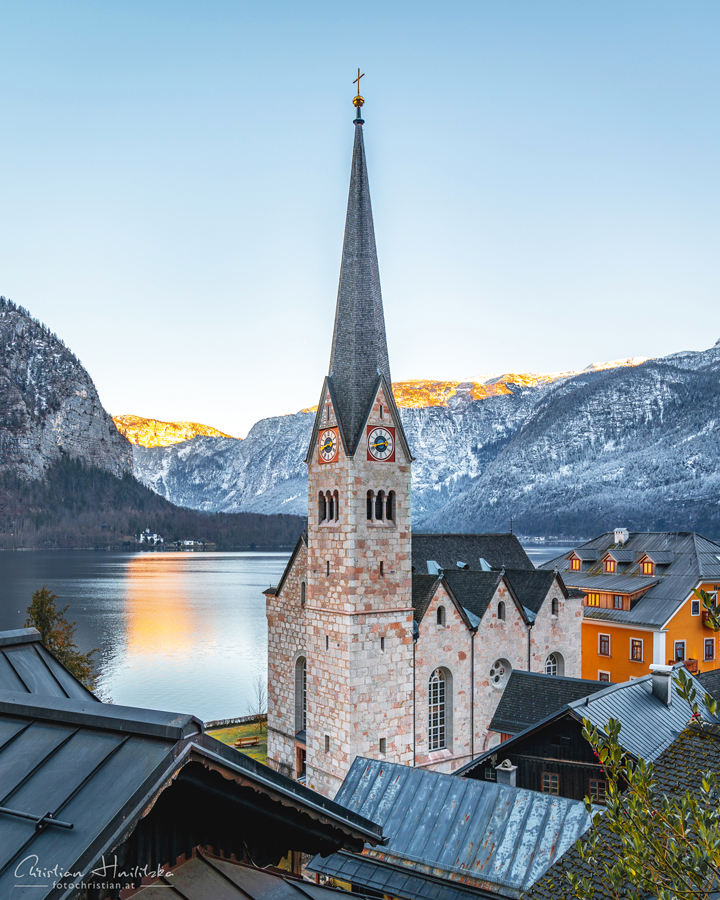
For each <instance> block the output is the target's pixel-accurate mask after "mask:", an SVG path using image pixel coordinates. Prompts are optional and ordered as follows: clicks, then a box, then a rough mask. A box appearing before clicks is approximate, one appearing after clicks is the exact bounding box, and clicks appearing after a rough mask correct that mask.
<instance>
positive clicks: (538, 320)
mask: <svg viewBox="0 0 720 900" xmlns="http://www.w3.org/2000/svg"><path fill="white" fill-rule="evenodd" d="M719 44H720V6H719V5H718V4H717V3H715V2H710V0H698V2H694V3H693V4H680V3H677V2H672V3H671V2H663V0H636V2H633V3H632V4H628V3H627V2H613V0H604V2H590V3H582V4H579V3H577V2H576V0H556V2H549V0H522V2H521V0H508V2H504V3H499V2H497V0H472V2H449V3H445V4H437V3H429V2H422V0H416V2H412V3H410V2H406V0H398V2H396V3H394V4H387V3H380V2H366V3H364V4H359V5H358V4H352V5H348V4H345V5H343V4H337V3H331V2H314V0H309V2H307V3H305V4H302V5H300V4H295V3H289V2H272V0H271V2H268V3H265V4H257V3H255V4H250V3H246V2H241V0H235V2H230V0H207V2H205V3H203V4H197V3H190V2H187V0H172V2H170V0H142V2H140V0H125V2H123V3H121V4H119V3H116V4H111V3H98V2H96V0H73V2H70V0H44V2H39V0H22V2H21V0H8V2H5V3H4V4H3V5H2V8H1V9H0V51H1V52H2V59H3V63H4V65H3V73H2V77H1V78H0V120H1V121H2V123H3V140H2V144H1V145H0V203H1V204H2V211H3V215H2V217H1V219H0V294H3V295H5V296H7V297H9V298H11V299H12V300H14V301H15V302H16V303H18V304H20V305H22V306H24V307H26V308H27V309H29V311H30V312H31V313H32V314H33V315H34V316H35V317H37V318H39V319H40V320H42V321H44V322H45V323H46V324H47V325H48V326H49V327H50V328H51V329H52V330H53V331H55V332H57V334H58V335H60V336H61V337H62V338H63V340H64V341H65V343H66V344H67V345H68V346H69V347H70V348H71V349H72V350H73V351H74V352H75V353H76V354H77V355H78V356H79V358H80V359H81V360H82V362H83V364H84V365H85V366H86V368H87V369H88V371H89V373H90V375H91V376H92V378H93V380H94V381H95V384H96V385H97V388H98V390H99V393H100V397H101V400H102V401H103V404H104V405H105V407H106V408H107V409H108V410H109V411H110V412H111V413H113V414H120V413H134V414H137V415H144V416H149V417H154V418H158V419H164V420H194V421H199V422H204V423H206V424H209V425H212V426H214V427H216V428H219V429H221V430H223V431H226V432H228V433H230V434H234V435H237V436H244V435H245V434H246V433H247V431H248V429H249V428H250V427H251V425H252V424H253V423H254V422H256V421H257V420H258V419H260V418H263V417H265V416H271V415H280V414H285V413H292V412H295V411H297V410H298V409H300V408H302V407H304V406H309V405H313V404H314V403H316V402H317V397H318V395H319V391H320V387H321V382H322V378H323V376H324V375H325V373H326V371H327V365H328V360H329V354H330V340H331V337H332V323H333V314H334V306H335V296H336V292H337V279H338V273H339V267H340V250H341V245H342V234H343V226H344V213H345V205H346V202H347V188H348V181H349V171H350V154H351V149H352V138H353V126H352V124H351V122H352V117H353V108H352V104H351V100H352V96H353V91H354V88H353V84H352V80H353V78H354V77H355V75H356V69H357V66H358V65H360V66H361V69H362V71H363V72H365V73H366V76H365V78H364V79H363V95H364V96H365V98H366V106H365V108H364V115H365V119H366V123H367V124H366V126H365V143H366V150H367V156H368V166H369V174H370V189H371V194H372V198H373V210H374V215H375V228H376V236H377V243H378V255H379V262H380V275H381V282H382V287H383V297H384V303H385V314H386V322H387V331H388V342H389V349H390V360H391V368H392V375H393V378H394V380H396V381H400V380H406V379H410V378H437V379H448V380H456V379H459V378H464V377H469V376H472V375H476V374H478V373H482V372H497V373H500V372H512V371H515V372H518V371H520V372H523V371H524V372H551V371H560V370H569V369H583V368H585V367H586V366H587V365H589V364H590V363H592V362H601V361H606V360H611V359H618V358H625V357H632V356H651V357H657V356H664V355H666V354H668V353H673V352H676V351H680V350H701V349H705V348H706V347H709V346H711V345H712V344H714V343H715V341H716V340H717V339H718V338H720V316H719V315H718V309H720V303H719V302H718V300H719V294H720V289H719V286H720V256H719V254H718V250H717V248H718V243H719V241H718V239H719V238H720V175H719V167H718V157H719V155H720V154H719V151H720V128H719V123H718V96H717V95H718V85H719V84H720V56H719V55H718V52H717V47H718V45H719Z"/></svg>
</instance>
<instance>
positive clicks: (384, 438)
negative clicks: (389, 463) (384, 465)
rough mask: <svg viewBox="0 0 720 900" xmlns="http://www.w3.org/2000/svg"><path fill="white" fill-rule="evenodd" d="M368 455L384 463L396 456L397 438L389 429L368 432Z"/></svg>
mask: <svg viewBox="0 0 720 900" xmlns="http://www.w3.org/2000/svg"><path fill="white" fill-rule="evenodd" d="M368 455H369V456H370V457H371V458H372V459H376V460H379V461H381V462H384V461H386V460H391V459H392V458H393V457H394V455H395V436H394V435H393V434H392V432H391V431H390V429H389V428H373V429H372V430H371V431H369V432H368Z"/></svg>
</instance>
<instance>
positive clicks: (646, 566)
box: [640, 557, 655, 575]
mask: <svg viewBox="0 0 720 900" xmlns="http://www.w3.org/2000/svg"><path fill="white" fill-rule="evenodd" d="M640 571H641V572H642V573H643V575H654V574H655V563H654V562H653V561H652V560H651V559H648V558H647V557H646V558H645V559H644V560H643V561H642V562H641V563H640Z"/></svg>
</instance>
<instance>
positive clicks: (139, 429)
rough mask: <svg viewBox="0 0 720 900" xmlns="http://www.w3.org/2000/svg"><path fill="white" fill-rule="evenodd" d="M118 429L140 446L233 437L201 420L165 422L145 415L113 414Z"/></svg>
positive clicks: (166, 445)
mask: <svg viewBox="0 0 720 900" xmlns="http://www.w3.org/2000/svg"><path fill="white" fill-rule="evenodd" d="M113 422H114V423H115V427H116V428H117V430H118V431H119V432H120V433H121V434H123V435H125V437H126V438H127V439H128V440H129V441H130V443H131V444H135V445H136V446H139V447H171V446H172V445H173V444H180V443H182V442H183V441H191V440H192V439H193V438H196V437H225V438H226V437H232V435H229V434H225V432H224V431H218V429H217V428H213V427H212V426H211V425H202V424H200V422H163V421H161V420H160V419H146V418H144V417H143V416H129V415H128V416H113Z"/></svg>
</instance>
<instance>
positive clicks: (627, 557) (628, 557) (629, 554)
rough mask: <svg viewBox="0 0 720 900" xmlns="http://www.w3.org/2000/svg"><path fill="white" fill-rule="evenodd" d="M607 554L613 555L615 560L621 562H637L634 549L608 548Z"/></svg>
mask: <svg viewBox="0 0 720 900" xmlns="http://www.w3.org/2000/svg"><path fill="white" fill-rule="evenodd" d="M605 556H611V557H612V558H613V559H614V560H615V562H619V563H628V562H635V551H634V550H608V552H607V553H606V554H605ZM604 558H605V557H603V559H604Z"/></svg>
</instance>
